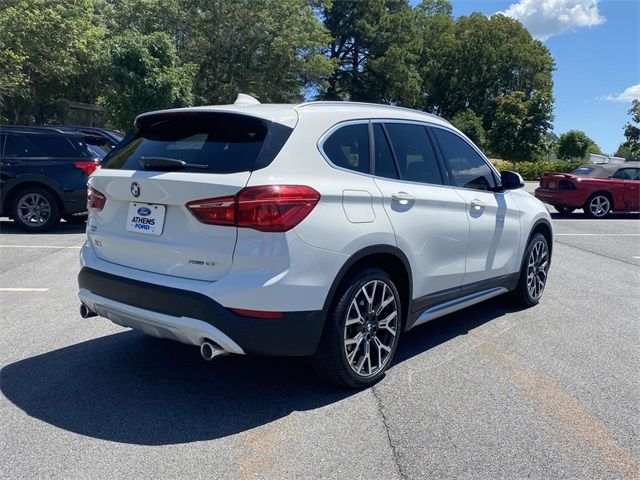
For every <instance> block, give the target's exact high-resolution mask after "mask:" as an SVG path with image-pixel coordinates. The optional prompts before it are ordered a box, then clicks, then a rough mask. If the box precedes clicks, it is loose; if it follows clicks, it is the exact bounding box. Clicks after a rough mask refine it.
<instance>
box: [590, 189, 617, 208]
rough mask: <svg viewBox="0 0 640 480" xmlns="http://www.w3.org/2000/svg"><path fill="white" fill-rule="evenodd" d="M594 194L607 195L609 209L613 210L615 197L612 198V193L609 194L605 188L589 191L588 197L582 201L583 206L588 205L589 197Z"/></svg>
mask: <svg viewBox="0 0 640 480" xmlns="http://www.w3.org/2000/svg"><path fill="white" fill-rule="evenodd" d="M596 195H603V196H605V197H607V198H608V199H609V203H610V204H611V206H610V207H609V211H611V210H613V207H615V199H614V198H613V195H612V194H611V192H608V191H607V190H596V191H595V192H593V193H590V194H589V197H588V198H587V200H586V201H585V202H584V207H583V208H585V207H588V205H589V202H591V199H592V198H593V197H595V196H596Z"/></svg>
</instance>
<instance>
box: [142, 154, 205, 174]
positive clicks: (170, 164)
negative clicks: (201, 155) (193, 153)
mask: <svg viewBox="0 0 640 480" xmlns="http://www.w3.org/2000/svg"><path fill="white" fill-rule="evenodd" d="M140 165H142V168H144V169H145V170H161V171H170V170H183V169H185V168H200V169H202V170H208V169H209V165H204V164H202V163H187V162H185V161H184V160H180V159H177V158H169V157H140Z"/></svg>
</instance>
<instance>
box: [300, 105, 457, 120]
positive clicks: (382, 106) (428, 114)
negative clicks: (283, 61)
mask: <svg viewBox="0 0 640 480" xmlns="http://www.w3.org/2000/svg"><path fill="white" fill-rule="evenodd" d="M332 105H340V106H348V107H378V108H384V109H388V108H392V109H394V110H403V111H409V112H414V113H415V112H418V113H421V114H423V115H427V116H429V117H433V118H437V119H439V120H442V121H444V122H447V123H448V124H451V122H449V120H447V119H445V118H442V117H440V116H438V115H435V114H433V113H428V112H423V111H422V110H416V109H414V108H407V107H398V106H396V105H386V104H382V103H370V102H351V101H345V100H314V101H311V102H304V103H301V104H299V105H297V106H296V108H302V107H312V106H332Z"/></svg>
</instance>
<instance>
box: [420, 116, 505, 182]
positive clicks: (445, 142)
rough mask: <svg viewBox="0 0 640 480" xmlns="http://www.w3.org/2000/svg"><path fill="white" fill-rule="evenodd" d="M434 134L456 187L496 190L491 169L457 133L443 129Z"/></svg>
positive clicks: (434, 129)
mask: <svg viewBox="0 0 640 480" xmlns="http://www.w3.org/2000/svg"><path fill="white" fill-rule="evenodd" d="M433 134H434V136H435V137H436V140H437V142H438V145H439V146H440V150H441V151H442V156H443V157H444V160H445V162H447V164H448V166H449V169H450V170H451V174H452V176H453V179H452V181H453V185H454V186H456V187H462V188H473V189H475V190H492V189H493V188H495V180H494V178H493V172H492V170H491V168H490V167H489V165H487V162H485V161H484V159H483V158H482V157H481V156H480V154H478V152H476V150H475V149H474V148H473V147H472V146H471V145H469V144H468V143H467V142H466V141H465V140H463V139H462V138H461V137H459V136H458V135H456V134H455V133H452V132H449V131H447V130H443V129H441V128H433Z"/></svg>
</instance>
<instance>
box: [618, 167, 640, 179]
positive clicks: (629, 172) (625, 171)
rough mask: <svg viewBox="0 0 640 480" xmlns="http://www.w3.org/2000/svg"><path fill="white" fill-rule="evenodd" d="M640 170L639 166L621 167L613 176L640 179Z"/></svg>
mask: <svg viewBox="0 0 640 480" xmlns="http://www.w3.org/2000/svg"><path fill="white" fill-rule="evenodd" d="M639 172H640V169H637V168H621V169H620V170H618V171H617V172H616V173H615V174H614V175H613V178H620V179H622V180H639V179H640V178H638V173H639Z"/></svg>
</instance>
